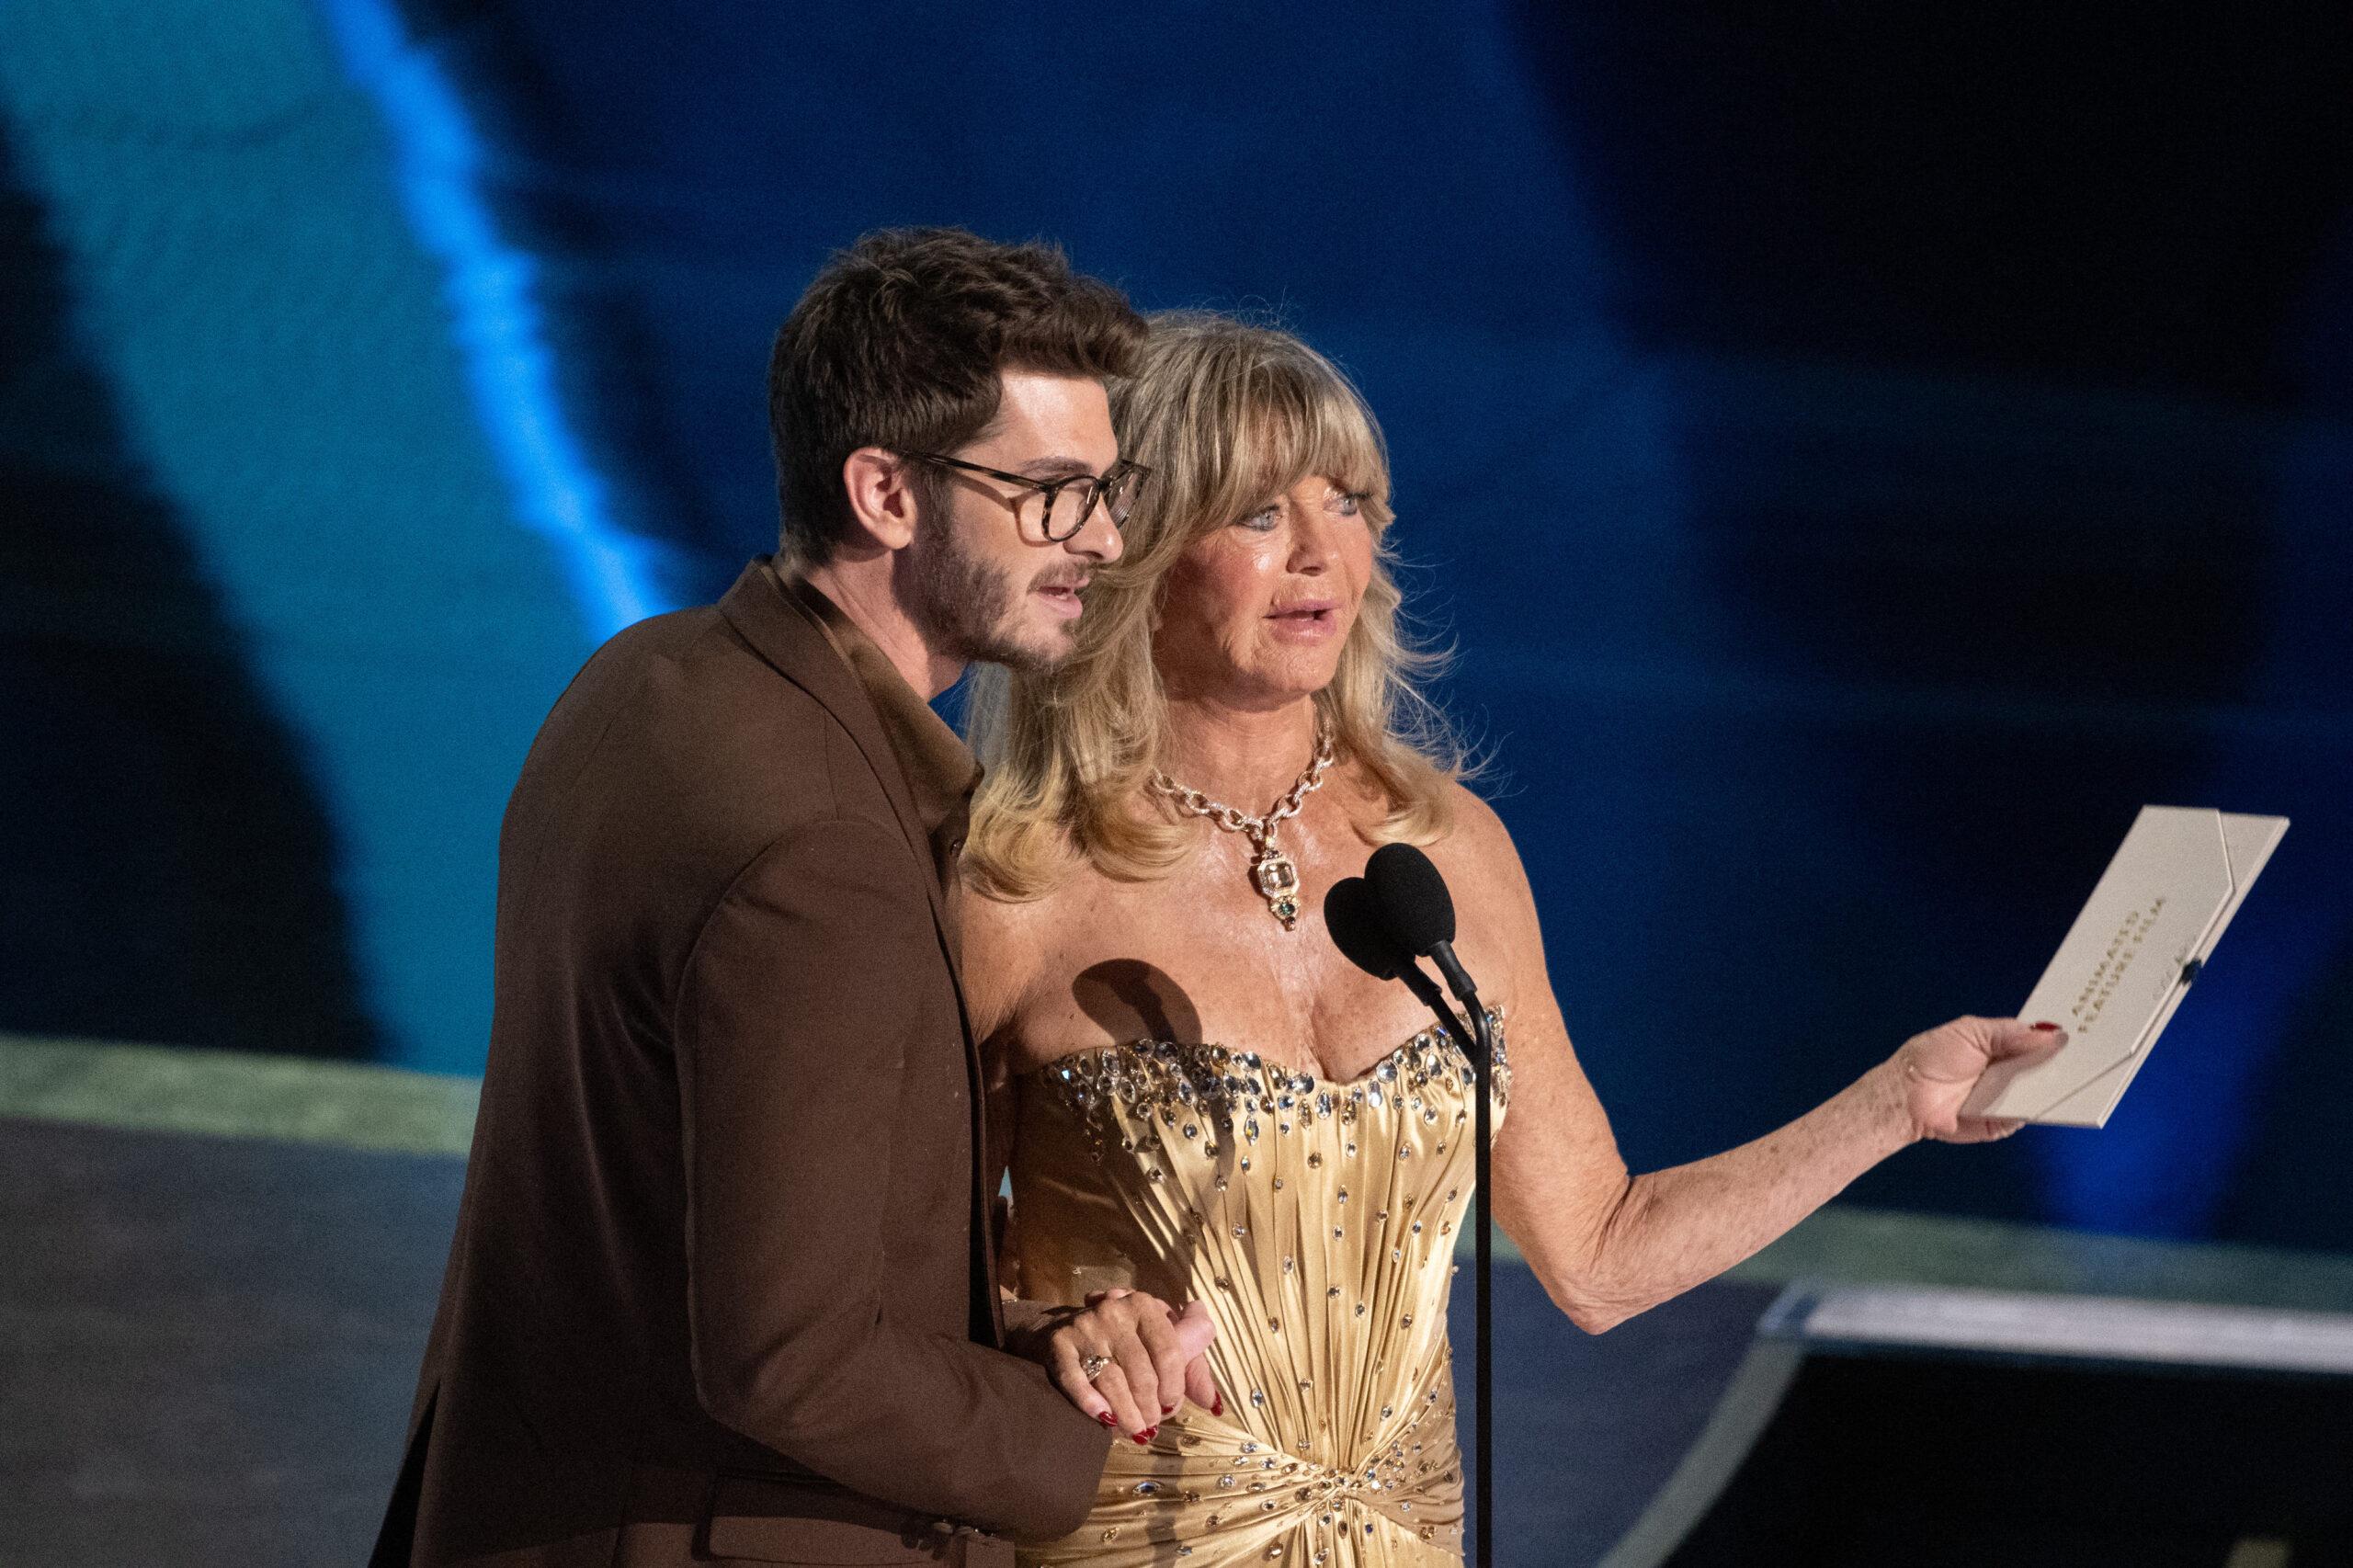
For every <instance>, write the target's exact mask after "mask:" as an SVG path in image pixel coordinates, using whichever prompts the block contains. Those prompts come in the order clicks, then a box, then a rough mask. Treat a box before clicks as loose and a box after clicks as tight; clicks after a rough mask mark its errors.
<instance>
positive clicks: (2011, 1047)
mask: <svg viewBox="0 0 2353 1568" xmlns="http://www.w3.org/2000/svg"><path fill="white" fill-rule="evenodd" d="M2066 1043H2067V1031H2066V1030H2064V1029H2063V1028H2060V1027H2059V1026H2058V1025H2056V1024H2022V1023H2020V1022H2018V1019H2016V1018H1955V1019H1954V1020H1953V1021H1952V1022H1950V1023H1949V1024H1940V1025H1938V1027H1937V1028H1932V1029H1930V1030H1928V1031H1927V1033H1925V1034H1916V1035H1914V1036H1913V1037H1912V1038H1911V1039H1910V1040H1905V1041H1904V1048H1903V1049H1902V1050H1900V1051H1897V1052H1896V1053H1895V1055H1894V1057H1893V1060H1892V1061H1891V1062H1889V1065H1890V1066H1891V1067H1893V1069H1894V1077H1895V1081H1896V1085H1897V1093H1898V1094H1899V1095H1900V1096H1902V1107H1903V1113H1904V1118H1905V1119H1906V1120H1908V1121H1909V1122H1910V1123H1911V1127H1912V1136H1913V1137H1915V1138H1917V1139H1934V1140H1935V1141H1936V1142H1939V1143H1983V1142H1986V1141H1987V1140H1989V1139H1994V1138H2006V1137H2008V1136H2009V1135H2010V1134H2011V1133H2013V1132H2016V1131H2018V1129H2019V1128H2020V1127H2022V1126H2024V1125H2025V1123H2024V1122H2020V1121H2015V1120H2010V1119H2002V1118H1995V1117H1986V1116H1963V1115H1961V1105H1962V1103H1963V1102H1964V1101H1966V1100H1967V1099H1968V1098H1969V1096H1970V1091H1972V1089H1974V1088H1976V1087H1977V1080H1978V1079H1980V1078H1982V1077H1984V1075H1985V1070H1986V1069H1987V1068H1989V1067H1991V1066H1993V1065H1994V1063H1995V1062H2006V1061H2010V1060H2012V1059H2014V1058H2025V1059H2028V1060H2029V1061H2039V1060H2040V1059H2042V1058H2044V1057H2047V1056H2049V1055H2050V1054H2051V1053H2052V1051H2057V1050H2058V1049H2059V1048H2060V1047H2061V1046H2063V1045H2064V1044H2066Z"/></svg>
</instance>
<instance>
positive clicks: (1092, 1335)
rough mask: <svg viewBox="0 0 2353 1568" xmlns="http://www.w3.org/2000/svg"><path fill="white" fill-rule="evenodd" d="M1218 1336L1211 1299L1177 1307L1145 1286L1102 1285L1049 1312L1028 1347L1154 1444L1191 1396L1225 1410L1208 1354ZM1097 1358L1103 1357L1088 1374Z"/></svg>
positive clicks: (1108, 1418) (1108, 1415) (1114, 1420)
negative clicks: (1078, 1303)
mask: <svg viewBox="0 0 2353 1568" xmlns="http://www.w3.org/2000/svg"><path fill="white" fill-rule="evenodd" d="M1216 1337H1217V1325H1216V1324H1214V1323H1213V1322H1211V1319H1210V1310H1209V1307H1208V1304H1207V1303H1205V1302H1201V1301H1195V1302H1193V1303H1192V1304H1191V1305H1190V1306H1188V1307H1187V1308H1186V1309H1185V1310H1184V1311H1183V1312H1175V1311H1172V1310H1171V1309H1170V1308H1169V1306H1168V1304H1167V1303H1166V1302H1165V1301H1162V1300H1161V1299H1160V1298H1159V1297H1157V1296H1153V1295H1147V1294H1146V1293H1144V1292H1143V1291H1142V1290H1098V1291H1097V1292H1096V1293H1095V1294H1094V1295H1091V1296H1089V1297H1087V1298H1086V1306H1084V1307H1061V1308H1057V1309H1055V1310H1054V1311H1053V1312H1050V1313H1049V1314H1047V1316H1046V1317H1045V1318H1044V1319H1043V1320H1042V1321H1041V1322H1040V1324H1039V1327H1038V1330H1037V1332H1036V1333H1035V1335H1033V1336H1032V1338H1031V1342H1030V1344H1029V1346H1024V1348H1025V1350H1027V1351H1028V1352H1029V1353H1030V1354H1031V1356H1032V1358H1033V1359H1036V1360H1038V1361H1040V1362H1041V1363H1042V1364H1043V1365H1044V1366H1045V1369H1046V1370H1047V1371H1049V1372H1051V1373H1052V1374H1053V1378H1054V1381H1055V1382H1056V1383H1058V1384H1060V1385H1061V1387H1062V1391H1063V1392H1064V1393H1066V1394H1068V1395H1069V1396H1070V1400H1071V1403H1073V1404H1075V1405H1077V1406H1078V1407H1079V1408H1080V1409H1081V1410H1083V1411H1085V1412H1086V1414H1088V1415H1092V1416H1093V1417H1095V1419H1096V1420H1097V1421H1100V1422H1101V1423H1103V1425H1104V1426H1112V1427H1116V1428H1118V1429H1119V1430H1120V1431H1122V1432H1124V1433H1126V1434H1127V1435H1128V1436H1129V1437H1132V1438H1134V1439H1135V1440H1136V1441H1137V1442H1139V1443H1149V1442H1150V1441H1152V1438H1153V1434H1154V1433H1155V1432H1157V1431H1159V1430H1160V1423H1161V1421H1162V1419H1163V1418H1164V1417H1166V1416H1170V1415H1176V1408H1177V1405H1178V1403H1180V1402H1182V1401H1183V1400H1185V1399H1188V1398H1189V1399H1191V1400H1192V1402H1193V1403H1195V1404H1198V1405H1199V1406H1200V1407H1201V1408H1202V1409H1204V1410H1207V1411H1209V1412H1210V1413H1211V1415H1224V1414H1225V1402H1224V1401H1223V1400H1222V1398H1220V1397H1219V1395H1218V1391H1217V1384H1216V1382H1215V1381H1214V1380H1212V1379H1211V1376H1210V1368H1209V1362H1208V1360H1207V1358H1205V1357H1204V1356H1203V1355H1202V1352H1203V1351H1205V1350H1207V1349H1208V1348H1209V1345H1210V1341H1211V1340H1212V1339H1215V1338H1216ZM1092 1358H1103V1359H1102V1360H1101V1362H1100V1364H1099V1366H1097V1369H1096V1371H1095V1375H1094V1376H1093V1377H1092V1378H1090V1377H1088V1376H1087V1368H1088V1366H1089V1365H1090V1364H1091V1362H1092Z"/></svg>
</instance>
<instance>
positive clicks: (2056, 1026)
mask: <svg viewBox="0 0 2353 1568" xmlns="http://www.w3.org/2000/svg"><path fill="white" fill-rule="evenodd" d="M2034 1027H2035V1028H2039V1029H2044V1030H2051V1029H2055V1028H2058V1027H2059V1026H2058V1025H2057V1024H2037V1025H2035V1026H2034Z"/></svg>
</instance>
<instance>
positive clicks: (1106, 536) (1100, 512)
mask: <svg viewBox="0 0 2353 1568" xmlns="http://www.w3.org/2000/svg"><path fill="white" fill-rule="evenodd" d="M1127 548H1128V545H1127V540H1124V539H1122V538H1121V537H1120V526H1119V525H1118V524H1117V523H1115V522H1113V521H1112V520H1111V508H1110V507H1108V506H1105V505H1103V504H1102V503H1101V502H1099V501H1098V502H1097V503H1096V504H1095V506H1094V507H1093V508H1092V509H1090V510H1089V511H1088V512H1087V514H1086V526H1085V527H1083V528H1080V529H1079V530H1078V531H1077V532H1076V533H1074V534H1073V535H1071V536H1070V538H1069V539H1067V540H1063V549H1064V550H1067V551H1070V552H1071V553H1072V554H1074V555H1084V556H1086V557H1087V558H1088V559H1089V560H1091V561H1094V562H1097V564H1098V565H1103V566H1108V565H1109V564H1110V563H1111V562H1114V561H1117V560H1118V559H1120V556H1121V555H1123V554H1125V553H1126V552H1127Z"/></svg>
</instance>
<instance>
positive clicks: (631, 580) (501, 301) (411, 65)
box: [320, 0, 676, 641]
mask: <svg viewBox="0 0 2353 1568" xmlns="http://www.w3.org/2000/svg"><path fill="white" fill-rule="evenodd" d="M320 4H321V8H322V10H323V11H324V14H325V16H326V18H327V20H328V22H329V24H330V26H331V27H332V28H333V31H334V34H335V40H336V46H337V50H338V52H339V53H340V55H341V57H342V60H343V63H344V68H345V70H346V71H347V73H349V74H350V76H351V77H352V79H353V80H354V81H355V82H356V83H358V85H359V86H360V87H361V88H362V89H363V90H364V91H366V92H367V93H368V94H369V97H372V98H373V99H374V100H375V102H376V104H377V106H378V108H379V110H380V111H381V114H382V116H383V119H384V124H385V127H386V129H387V131H389V132H390V134H391V136H392V143H393V162H394V166H395V173H396V176H397V179H398V182H399V186H400V189H401V193H402V197H403V199H404V202H405V203H406V206H407V210H408V218H409V222H410V224H411V226H412V227H413V228H414V229H415V233H416V235H417V238H418V241H419V243H420V244H423V245H424V247H425V248H426V250H427V251H428V252H429V253H430V254H432V255H433V256H435V257H436V258H438V260H439V261H440V262H441V264H442V266H443V267H445V268H446V278H445V286H446V290H447V298H448V301H449V309H450V312H451V314H452V316H453V318H454V321H453V333H452V336H453V338H454V340H455V341H456V343H457V344H458V346H459V347H460V351H461V352H462V354H463V356H464V358H465V363H466V367H467V374H468V377H469V379H470V381H471V382H472V389H473V394H474V403H475V407H476V410H477V413H478V415H479V417H480V419H481V423H482V426H483V432H484V434H485V436H486V437H488V439H489V442H490V445H491V448H492V449H493V450H494V452H495V453H496V455H497V458H498V461H499V464H500V467H501V468H502V469H503V470H504V471H505V472H506V479H507V483H508V484H509V485H510V486H511V488H512V492H513V495H514V501H515V506H516V508H517V512H518V514H519V516H520V517H521V519H522V521H523V522H524V523H526V524H527V525H528V526H529V527H530V528H533V529H534V530H535V531H537V532H539V533H540V534H543V535H545V536H546V537H547V538H548V539H549V540H551V542H552V543H553V544H554V545H555V546H556V548H557V550H558V551H559V553H560V555H561V558H562V560H563V567H564V572H565V575H566V578H567V580H568V582H569V584H570V586H571V591H572V595H573V598H574V602H575V603H576V604H577V606H578V607H579V609H580V612H581V614H582V615H583V617H584V618H585V619H586V620H587V622H588V630H589V631H590V632H591V633H592V634H593V635H594V636H595V637H596V638H597V640H598V641H602V640H603V639H604V638H607V637H609V636H611V635H612V634H613V633H614V632H616V631H620V629H621V628H622V627H624V626H627V625H630V624H631V622H633V621H638V620H642V619H645V618H646V617H647V616H649V615H654V614H658V613H660V612H661V611H663V610H665V609H671V608H676V607H675V606H674V605H673V604H671V603H670V602H668V600H667V598H666V597H665V595H664V593H663V592H662V590H661V589H660V587H659V586H658V574H657V573H656V572H655V570H654V566H655V554H656V547H655V546H654V545H653V544H652V543H651V542H649V541H648V540H644V539H642V538H640V537H638V536H636V535H634V534H632V533H631V532H630V531H629V530H628V529H626V528H622V527H621V526H620V524H619V523H618V522H616V521H615V520H614V518H613V517H612V515H611V510H610V507H609V505H608V497H607V487H606V484H605V482H604V479H603V476H602V475H600V474H599V473H598V472H597V468H596V465H595V463H594V462H593V461H591V460H590V459H589V456H588V454H587V452H586V450H585V449H584V448H583V447H582V445H581V442H580V439H579V437H577V436H576V435H575V434H574V431H573V430H572V428H571V426H569V424H568V423H567V422H566V421H565V419H564V415H563V402H562V399H561V398H560V397H559V396H558V394H557V391H556V360H555V355H554V352H553V350H552V349H551V348H550V347H549V346H548V343H547V340H546V335H545V334H544V332H543V330H542V324H541V315H540V306H539V303H538V301H537V299H536V297H535V292H534V284H535V282H536V278H537V274H538V264H537V262H536V260H535V259H534V258H533V257H532V256H529V254H527V253H525V252H523V251H520V250H517V249H516V248H515V247H514V246H512V245H510V244H506V241H505V240H504V239H503V238H502V237H501V236H500V234H499V232H498V224H497V221H496V219H495V217H494V214H493V213H492V211H491V209H490V203H489V201H488V199H486V197H485V196H484V193H483V189H482V187H481V182H480V173H481V167H482V162H483V159H482V153H483V143H482V139H481V137H480V135H479V134H478V133H477V132H476V131H475V129H474V124H473V120H472V117H471V116H470V115H468V113H467V112H466V108H465V105H464V103H463V102H462V101H461V100H460V97H459V96H458V92H457V90H456V88H455V87H454V86H453V85H451V83H450V81H449V77H448V75H447V74H445V73H444V72H443V70H442V69H441V66H440V63H439V62H438V61H437V60H436V59H435V58H434V56H433V54H432V53H431V51H429V50H428V49H427V48H426V46H424V45H422V44H420V43H419V42H418V41H417V40H415V39H412V38H411V37H409V36H408V32H407V29H406V28H405V27H404V24H403V22H402V20H401V18H400V16H399V14H398V12H397V10H396V9H395V7H394V6H392V4H390V0H320Z"/></svg>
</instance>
